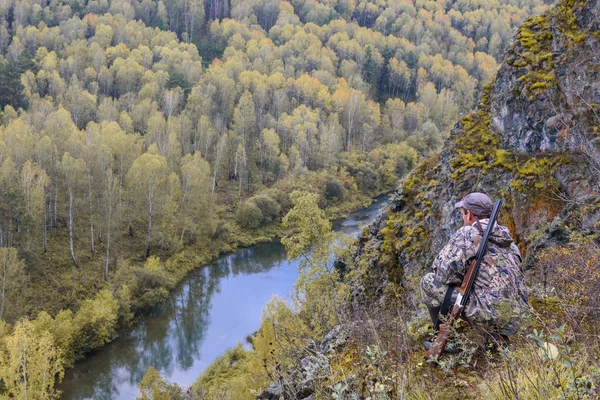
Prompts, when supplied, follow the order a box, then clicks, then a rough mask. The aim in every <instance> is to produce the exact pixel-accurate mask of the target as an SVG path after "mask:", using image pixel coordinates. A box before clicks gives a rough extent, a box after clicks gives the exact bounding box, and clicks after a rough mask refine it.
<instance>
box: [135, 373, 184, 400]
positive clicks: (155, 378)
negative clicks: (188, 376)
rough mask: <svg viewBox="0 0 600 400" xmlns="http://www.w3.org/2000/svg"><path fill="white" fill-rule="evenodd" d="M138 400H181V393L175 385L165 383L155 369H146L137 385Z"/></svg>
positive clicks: (182, 395)
mask: <svg viewBox="0 0 600 400" xmlns="http://www.w3.org/2000/svg"><path fill="white" fill-rule="evenodd" d="M139 388H140V392H141V396H140V397H137V399H139V400H183V399H185V397H184V394H183V391H182V390H181V388H180V387H179V386H177V385H176V384H170V383H167V382H165V381H164V380H163V379H162V378H161V376H160V373H159V372H158V370H157V369H156V368H152V367H151V368H148V370H147V371H146V374H145V375H144V378H143V379H142V381H141V382H140V384H139Z"/></svg>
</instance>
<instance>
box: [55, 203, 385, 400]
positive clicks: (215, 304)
mask: <svg viewBox="0 0 600 400" xmlns="http://www.w3.org/2000/svg"><path fill="white" fill-rule="evenodd" d="M384 202H385V199H384V198H381V199H379V200H378V201H377V202H376V203H374V204H373V205H372V206H371V207H369V208H367V209H365V210H361V211H359V212H356V213H353V214H351V216H350V217H349V218H347V219H346V220H344V221H340V222H338V223H337V224H335V228H336V229H337V230H341V231H343V232H345V233H349V234H356V233H357V232H358V229H359V226H364V224H365V223H366V222H368V221H371V220H372V219H373V218H374V217H375V216H376V215H377V213H378V211H379V209H380V208H381V206H382V204H383V203H384ZM297 277H298V268H297V262H295V261H287V260H286V258H285V251H284V248H283V245H281V244H280V243H269V244H262V245H257V246H254V247H252V248H248V249H242V250H239V251H237V252H235V253H233V254H230V255H227V256H224V257H221V258H219V259H218V260H217V261H215V262H214V263H213V264H211V265H209V266H207V267H206V268H203V269H200V270H198V271H196V272H195V273H194V274H193V275H191V276H190V277H189V278H188V279H187V280H186V281H185V282H183V283H182V284H181V285H179V286H178V287H177V288H176V289H175V290H174V291H173V293H172V294H171V296H170V297H169V299H168V300H167V301H165V302H164V303H163V304H161V305H160V306H158V307H156V309H155V310H153V311H152V313H151V314H150V315H148V316H147V317H145V318H144V320H143V321H140V322H139V323H138V324H136V325H135V326H134V327H133V328H132V329H131V330H130V331H128V332H126V333H124V334H123V335H122V336H121V337H120V338H118V339H117V340H115V341H114V342H112V343H110V344H109V345H107V346H105V347H103V348H102V349H100V351H98V352H97V353H95V354H94V355H92V356H91V357H89V358H88V359H86V360H83V361H82V362H80V363H78V364H77V365H76V367H75V368H73V369H71V370H69V371H67V373H66V376H65V379H64V381H63V383H62V385H61V388H60V389H61V390H63V395H62V397H61V398H63V399H134V398H135V397H136V396H137V394H138V389H137V385H138V383H139V382H140V381H141V380H142V378H143V376H144V374H145V373H146V370H147V369H148V368H149V367H151V366H153V367H155V368H157V369H158V370H159V371H160V372H161V374H162V375H163V376H164V377H165V378H167V379H169V380H170V381H172V382H175V383H177V384H179V385H181V386H188V385H190V384H192V383H193V382H194V381H195V380H196V379H197V378H198V376H199V375H200V374H201V373H202V371H203V370H204V369H205V368H206V367H207V366H208V365H209V364H210V363H211V362H212V361H213V360H214V359H215V358H216V357H218V356H219V355H220V354H221V353H223V351H224V350H225V349H227V348H228V347H232V346H234V345H235V344H236V343H238V342H240V341H243V340H244V338H245V336H246V335H248V334H250V333H252V332H254V331H255V330H256V329H257V328H258V327H259V326H260V319H261V314H262V308H263V307H264V305H265V304H266V303H267V302H268V301H269V299H270V298H271V296H272V295H273V294H277V295H279V296H281V297H284V298H286V297H288V296H289V293H290V292H291V290H292V289H293V284H294V282H295V281H296V279H297ZM288 298H289V297H288Z"/></svg>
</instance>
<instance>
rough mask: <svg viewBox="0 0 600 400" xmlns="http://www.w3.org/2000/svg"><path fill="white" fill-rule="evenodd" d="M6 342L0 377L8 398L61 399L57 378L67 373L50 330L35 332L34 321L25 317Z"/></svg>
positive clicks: (32, 399)
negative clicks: (57, 388)
mask: <svg viewBox="0 0 600 400" xmlns="http://www.w3.org/2000/svg"><path fill="white" fill-rule="evenodd" d="M4 345H5V350H4V354H3V357H0V379H1V380H2V381H4V385H5V386H6V390H7V392H8V395H9V398H12V399H18V400H46V399H56V398H58V392H57V390H56V389H55V388H54V383H55V380H56V377H58V381H60V380H62V377H63V375H64V367H63V359H62V358H61V356H60V351H59V349H58V348H57V347H56V345H55V344H54V339H53V338H52V335H51V334H50V333H49V332H48V331H46V330H44V331H42V332H36V329H35V327H34V325H33V323H32V322H30V321H29V320H28V319H24V320H22V321H20V322H18V323H17V324H16V325H15V329H14V333H13V334H12V335H11V336H8V337H7V338H5V339H4ZM1 353H2V352H0V354H1Z"/></svg>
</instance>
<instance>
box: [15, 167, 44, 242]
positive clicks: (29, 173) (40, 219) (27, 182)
mask: <svg viewBox="0 0 600 400" xmlns="http://www.w3.org/2000/svg"><path fill="white" fill-rule="evenodd" d="M49 183H50V178H48V175H47V174H46V172H45V171H44V170H43V169H41V168H40V166H39V165H38V164H36V163H34V162H32V161H31V160H29V161H27V162H26V163H25V164H24V165H23V168H22V169H21V188H22V190H23V207H24V209H25V219H26V221H27V222H26V225H27V245H26V246H27V250H29V243H30V237H29V236H30V231H31V230H33V234H34V236H37V233H38V232H39V230H40V229H41V228H43V224H45V221H44V202H45V199H46V188H47V187H48V184H49ZM43 248H44V249H43V250H44V252H46V248H45V241H44V243H43Z"/></svg>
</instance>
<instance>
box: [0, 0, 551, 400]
mask: <svg viewBox="0 0 600 400" xmlns="http://www.w3.org/2000/svg"><path fill="white" fill-rule="evenodd" d="M547 8H548V6H547V5H545V4H544V2H543V1H541V0H527V1H515V0H509V1H502V2H481V3H480V2H477V1H462V0H461V1H454V2H448V3H445V2H432V1H427V2H414V3H413V2H412V1H409V0H406V1H398V0H386V1H377V2H372V1H362V0H360V1H345V0H340V1H316V2H315V1H295V0H294V1H291V2H279V1H265V2H260V1H236V0H232V1H221V0H206V1H195V0H192V1H170V0H169V1H152V0H144V1H128V0H114V1H110V2H109V1H104V0H100V1H82V0H72V1H48V0H41V1H30V0H11V1H7V2H4V3H2V4H1V5H0V55H1V57H0V107H1V108H2V113H1V114H0V185H2V188H3V190H2V191H0V215H2V219H1V221H0V260H1V261H0V282H1V283H2V285H1V292H0V339H1V340H0V353H1V354H2V357H0V381H1V382H0V391H2V393H0V395H4V394H5V393H6V395H9V396H16V394H15V393H17V392H19V393H20V392H21V391H23V390H25V391H27V390H29V396H30V397H31V396H33V397H36V396H41V394H40V393H47V395H48V396H50V397H53V396H54V397H55V396H56V395H57V394H56V392H55V390H54V389H53V379H50V378H48V377H49V376H53V377H54V376H56V377H59V378H60V376H61V374H62V370H63V368H64V367H69V366H72V365H73V364H74V362H75V360H77V359H80V358H82V357H85V356H86V355H87V354H89V353H90V352H93V351H94V350H96V349H98V348H99V347H101V346H103V345H104V344H106V343H108V342H110V341H111V340H113V339H114V338H116V337H117V335H118V332H119V330H121V329H126V328H127V327H128V326H129V325H130V324H131V323H132V322H133V321H134V320H135V319H136V318H139V316H140V315H142V314H143V313H144V312H147V311H148V310H150V309H151V308H152V307H153V306H155V305H156V304H157V303H159V302H161V301H163V300H164V299H165V298H166V297H167V295H168V293H169V290H171V289H172V288H173V287H174V286H175V285H176V283H177V282H178V281H180V280H181V279H182V278H183V277H184V276H185V275H186V274H187V273H188V272H189V271H191V270H192V269H194V268H197V267H199V266H201V265H204V264H205V263H206V262H207V261H209V260H211V259H213V258H214V257H216V256H217V255H218V254H220V253H223V252H227V251H231V250H232V249H234V248H236V247H238V246H248V245H251V244H253V243H257V242H261V241H270V240H272V239H273V238H274V237H278V236H282V235H283V233H284V231H283V229H282V220H283V218H284V215H286V213H287V212H288V211H289V210H290V208H291V206H292V203H293V202H294V201H296V200H297V196H296V195H294V192H310V193H313V194H314V195H315V196H316V201H317V203H318V205H319V206H320V207H321V208H324V209H325V210H326V217H327V218H332V217H334V216H339V215H342V214H344V213H347V212H348V211H349V210H352V209H356V208H358V207H361V206H363V205H365V204H368V203H369V202H370V201H371V198H372V197H373V196H376V195H378V194H381V193H384V192H388V191H390V190H392V189H393V188H394V187H395V186H396V185H397V183H398V181H399V179H401V178H402V177H404V176H405V175H406V174H407V173H408V172H409V171H410V170H412V169H413V167H414V166H415V165H416V164H417V162H418V161H419V160H420V159H421V158H422V157H424V156H428V155H430V154H432V153H434V152H436V151H438V150H439V148H440V146H441V145H442V143H443V141H444V139H446V138H447V137H448V136H449V135H450V130H451V127H452V125H453V124H454V122H455V121H456V119H457V118H458V117H459V116H460V115H464V114H466V113H468V112H469V111H470V110H471V109H472V108H473V106H474V105H475V103H476V99H477V98H479V97H481V96H482V94H483V88H484V86H485V84H486V83H487V82H489V80H490V79H491V78H492V76H493V75H494V73H495V72H496V70H497V67H498V65H497V61H498V60H499V59H500V57H501V54H502V51H503V49H504V48H505V47H506V46H507V44H508V43H509V42H510V38H511V37H512V34H513V32H514V31H515V30H516V28H517V27H518V26H519V25H520V24H521V23H522V22H523V21H524V20H525V19H526V18H527V17H529V16H531V15H537V14H539V13H541V12H543V11H545V10H547ZM519 62H520V61H519ZM536 84H537V85H538V86H535V85H536ZM532 85H533V86H535V87H534V88H533V89H534V90H540V87H539V83H533V84H532ZM533 86H532V87H533ZM32 343H40V345H39V346H33V347H31V344H32ZM23 346H25V348H27V350H28V351H25V352H21V351H20V350H19V349H22V348H23ZM28 346H29V347H28ZM23 354H25V355H26V356H27V357H26V358H28V359H29V360H35V361H32V362H31V363H32V364H31V368H29V370H30V371H36V372H35V373H34V372H32V373H31V375H32V376H31V377H30V376H29V373H27V372H26V370H27V369H26V368H24V367H23V366H22V361H23V360H22V358H21V357H22V356H23ZM23 357H24V356H23ZM36 368H39V370H37V369H36ZM47 374H49V375H47ZM34 377H35V379H33V378H34ZM29 378H32V379H29ZM38 378H39V380H36V379H38ZM32 393H33V394H32ZM44 395H45V394H44Z"/></svg>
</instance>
